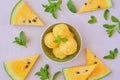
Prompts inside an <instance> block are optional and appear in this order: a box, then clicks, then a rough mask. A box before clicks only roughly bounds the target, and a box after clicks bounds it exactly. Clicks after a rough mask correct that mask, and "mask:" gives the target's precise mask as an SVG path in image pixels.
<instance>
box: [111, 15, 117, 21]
mask: <svg viewBox="0 0 120 80" xmlns="http://www.w3.org/2000/svg"><path fill="white" fill-rule="evenodd" d="M111 20H112V22H119V19H117V18H116V17H115V16H111Z"/></svg>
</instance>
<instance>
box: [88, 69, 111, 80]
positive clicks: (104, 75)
mask: <svg viewBox="0 0 120 80" xmlns="http://www.w3.org/2000/svg"><path fill="white" fill-rule="evenodd" d="M111 72H112V71H111V70H109V71H107V72H106V73H104V74H102V75H101V76H99V77H94V78H90V79H88V80H100V79H102V78H104V77H106V76H107V75H109V74H110V73H111Z"/></svg>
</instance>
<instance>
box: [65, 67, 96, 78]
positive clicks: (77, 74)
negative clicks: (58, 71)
mask: <svg viewBox="0 0 120 80" xmlns="http://www.w3.org/2000/svg"><path fill="white" fill-rule="evenodd" d="M95 67H96V65H87V66H75V67H70V68H65V69H63V73H64V77H65V80H87V78H88V76H89V75H90V74H91V72H92V71H93V70H94V68H95Z"/></svg>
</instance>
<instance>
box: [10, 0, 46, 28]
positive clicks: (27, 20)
mask: <svg viewBox="0 0 120 80" xmlns="http://www.w3.org/2000/svg"><path fill="white" fill-rule="evenodd" d="M10 24H13V25H32V26H43V25H44V23H43V22H42V21H41V20H40V19H39V18H38V16H37V15H36V14H35V13H34V12H33V11H32V10H31V8H30V7H29V6H28V5H27V4H26V3H25V2H24V0H20V1H19V2H18V3H17V4H16V6H15V7H14V8H13V11H12V13H11V18H10Z"/></svg>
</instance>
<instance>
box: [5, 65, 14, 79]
mask: <svg viewBox="0 0 120 80" xmlns="http://www.w3.org/2000/svg"><path fill="white" fill-rule="evenodd" d="M3 66H4V69H5V71H6V72H7V74H8V76H9V77H10V78H11V79H12V80H14V79H13V78H12V76H11V75H10V74H9V73H8V70H7V67H6V64H5V63H3Z"/></svg>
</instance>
